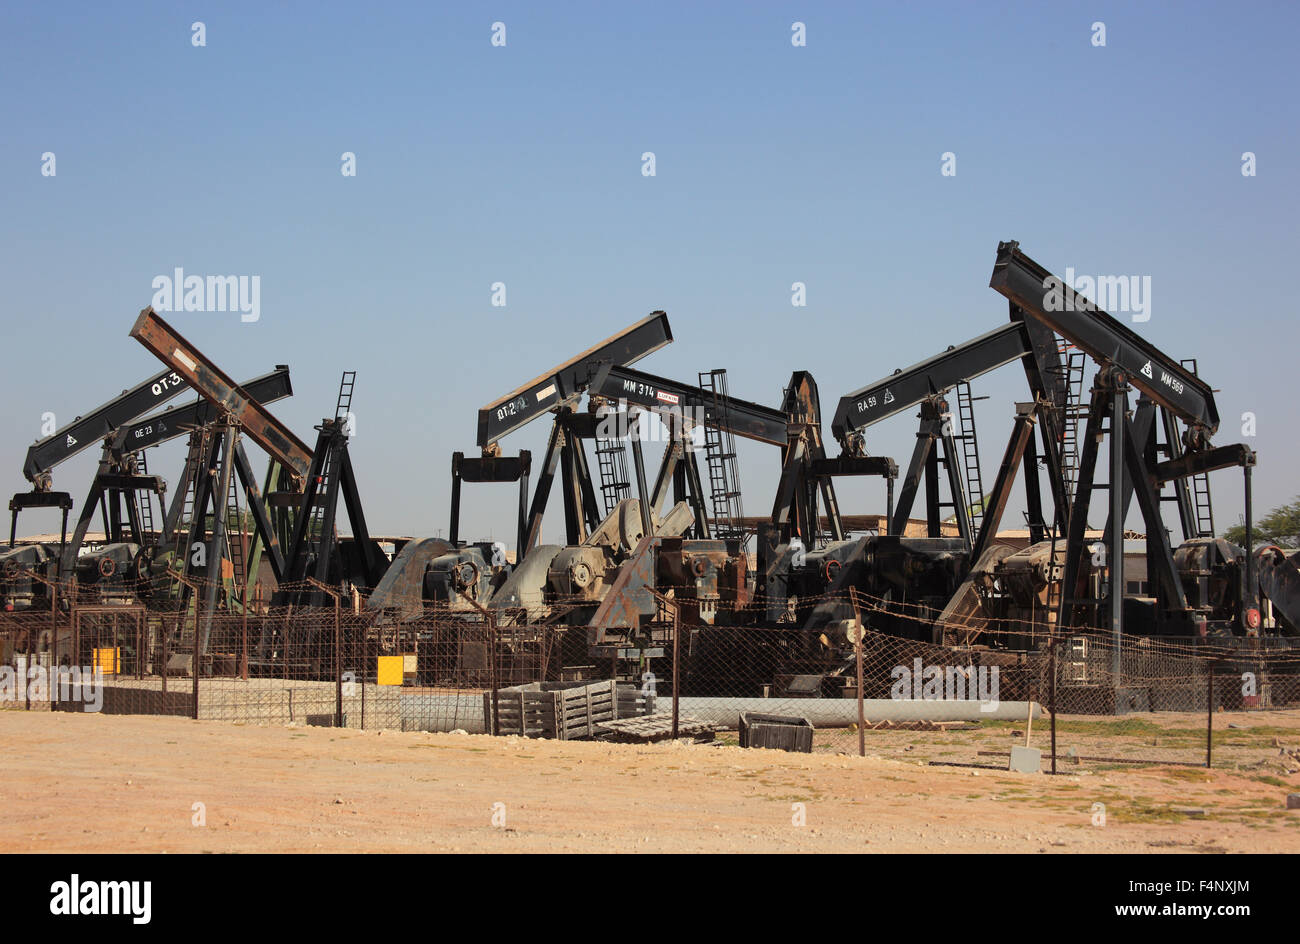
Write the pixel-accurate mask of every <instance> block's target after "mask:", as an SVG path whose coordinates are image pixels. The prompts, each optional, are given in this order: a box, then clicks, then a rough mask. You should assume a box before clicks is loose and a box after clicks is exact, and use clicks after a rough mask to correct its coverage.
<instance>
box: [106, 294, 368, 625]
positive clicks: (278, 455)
mask: <svg viewBox="0 0 1300 944" xmlns="http://www.w3.org/2000/svg"><path fill="white" fill-rule="evenodd" d="M131 337H133V338H135V339H136V340H137V341H139V342H140V343H141V344H143V345H144V346H145V347H147V348H148V349H149V350H151V351H153V352H154V354H155V355H156V356H157V357H158V358H159V359H160V360H162V361H163V363H165V364H168V365H170V366H172V367H173V369H175V370H177V372H178V373H180V374H181V376H183V377H184V378H185V379H186V381H187V382H188V383H189V384H190V385H191V386H192V387H194V389H195V390H196V391H197V392H198V393H199V395H200V396H202V397H203V398H205V399H206V400H208V401H209V402H210V403H212V404H213V405H215V406H216V407H217V408H218V409H219V410H220V411H221V413H222V416H223V420H222V422H223V423H229V424H233V425H236V426H238V428H239V429H240V430H241V431H242V432H244V433H247V435H248V436H249V437H251V438H252V439H253V441H254V442H256V443H257V444H258V445H259V446H261V447H262V449H263V450H265V451H266V453H267V454H268V455H269V456H270V457H271V458H272V460H274V461H275V462H277V463H279V465H280V466H281V467H283V469H284V470H285V471H286V472H287V473H288V474H289V476H290V478H291V481H292V485H293V492H292V493H291V495H289V496H286V497H287V499H288V502H289V503H290V504H292V505H296V506H298V507H299V509H300V510H299V514H298V516H297V518H296V519H295V523H294V531H293V537H292V539H291V541H290V545H289V547H288V548H287V549H286V550H285V554H284V575H285V579H286V580H289V581H293V580H298V579H302V578H304V577H306V576H310V575H309V574H307V573H306V570H307V566H308V557H309V555H310V553H312V552H313V551H314V552H315V553H316V554H317V570H316V573H317V574H322V573H323V574H326V575H328V566H329V561H330V559H331V558H332V552H333V548H334V542H335V529H334V513H335V510H336V508H337V500H338V497H339V494H340V491H341V493H342V495H343V499H344V503H345V506H346V508H347V512H348V518H349V521H350V522H351V525H352V535H353V539H354V541H355V542H356V543H357V544H358V546H359V548H360V554H361V567H362V573H361V574H360V575H359V576H360V577H361V579H363V580H365V581H367V585H368V586H374V583H375V582H377V581H378V577H377V576H376V575H377V574H378V573H379V572H380V571H381V570H382V566H383V564H382V562H381V561H380V560H379V559H378V554H377V552H376V551H375V550H374V548H373V546H372V543H371V541H370V538H369V532H368V531H367V529H366V523H365V516H364V512H363V511H362V508H361V501H360V496H359V494H358V493H357V489H356V483H355V477H354V475H353V473H352V463H351V460H350V459H349V458H348V454H347V433H346V431H345V428H344V427H345V425H346V424H345V423H344V420H343V419H342V418H341V417H340V416H338V415H336V416H335V418H334V419H332V420H331V419H326V420H324V421H323V422H322V424H321V426H319V427H317V429H318V430H319V433H320V435H319V437H318V438H317V443H316V450H315V451H313V450H311V449H309V448H307V446H306V445H305V444H304V443H303V442H302V440H300V439H298V437H297V436H295V435H294V434H293V432H292V431H291V430H289V428H288V427H286V426H285V425H284V424H283V423H281V422H280V421H279V420H277V419H276V418H275V417H274V416H273V415H272V414H271V412H270V411H269V410H267V409H266V408H265V407H264V406H262V404H261V403H259V402H258V401H257V400H256V399H255V398H253V397H252V396H251V395H249V393H248V392H247V391H246V390H244V389H242V388H241V387H239V386H237V385H236V384H235V383H234V381H232V380H231V379H230V378H229V377H228V376H227V375H226V374H225V373H224V372H222V371H221V369H220V368H218V367H217V366H216V365H215V364H214V363H213V362H212V361H211V360H210V359H209V358H207V357H206V356H204V355H203V354H202V353H201V352H200V351H199V350H198V349H197V348H195V347H194V346H193V345H192V344H190V343H189V342H188V341H186V340H185V339H184V338H183V337H181V336H180V334H179V333H178V332H177V331H176V330H175V329H174V328H172V327H171V326H170V325H169V324H167V322H165V321H164V320H163V319H162V318H161V317H159V316H158V314H157V312H155V311H154V310H153V309H152V308H146V309H144V310H143V311H142V312H140V317H139V318H138V319H137V320H136V323H135V326H134V327H133V328H132V329H131ZM340 396H342V393H341V394H340ZM226 455H227V456H229V455H230V453H227V454H226ZM322 484H324V485H326V488H325V490H324V491H325V494H324V495H323V496H322V498H323V500H324V502H325V503H326V504H325V510H326V514H325V517H324V519H323V520H320V521H319V522H318V524H319V525H320V534H319V535H318V536H315V537H313V536H312V535H311V534H310V533H309V531H308V528H307V524H308V522H309V521H310V520H312V519H313V518H314V515H313V514H312V510H313V508H314V507H315V506H316V497H317V493H318V491H319V490H320V487H321V485H322ZM272 499H273V496H269V495H268V496H267V500H268V502H270V501H272ZM196 507H197V503H196ZM224 507H225V497H224V495H223V496H221V498H220V499H219V503H218V508H224ZM259 530H260V528H259ZM274 537H275V530H274V529H273V528H268V529H267V532H266V534H264V535H263V536H262V539H263V540H264V541H266V542H267V544H268V545H269V544H271V543H272V542H273V541H274ZM316 541H319V545H317V544H316V543H315V542H316ZM309 545H310V547H309ZM316 579H318V580H321V581H322V582H324V581H325V580H326V579H328V577H327V576H325V577H321V576H317V578H316ZM320 599H321V592H320V591H314V592H313V594H312V600H313V602H320Z"/></svg>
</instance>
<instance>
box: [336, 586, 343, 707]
mask: <svg viewBox="0 0 1300 944" xmlns="http://www.w3.org/2000/svg"><path fill="white" fill-rule="evenodd" d="M339 620H340V614H339V598H338V597H337V596H335V597H334V727H336V728H341V727H343V626H342V624H341V623H340V621H339Z"/></svg>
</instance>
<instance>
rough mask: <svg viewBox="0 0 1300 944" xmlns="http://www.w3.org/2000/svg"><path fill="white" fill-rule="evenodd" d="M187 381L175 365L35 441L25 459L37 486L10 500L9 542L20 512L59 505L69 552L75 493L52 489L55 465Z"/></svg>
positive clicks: (63, 542) (64, 544)
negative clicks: (71, 515)
mask: <svg viewBox="0 0 1300 944" xmlns="http://www.w3.org/2000/svg"><path fill="white" fill-rule="evenodd" d="M185 386H186V385H185V381H184V380H183V379H182V378H181V376H180V375H179V374H178V373H176V372H175V371H174V370H170V369H168V370H164V371H162V372H161V373H158V374H155V375H154V376H152V377H150V378H148V379H147V380H145V381H143V382H141V383H139V384H137V385H136V386H134V387H132V388H130V389H128V390H123V391H122V392H121V393H120V394H119V395H118V396H116V397H114V398H113V399H112V400H109V401H108V402H107V403H104V404H103V405H101V406H99V407H96V408H95V409H94V410H91V411H90V412H89V413H85V414H82V415H81V416H78V417H77V418H76V419H74V420H73V421H72V422H71V423H67V424H65V425H64V426H62V427H60V428H59V429H57V430H55V431H54V432H53V433H51V434H50V435H49V436H46V437H45V438H44V439H41V440H38V441H37V442H35V443H34V444H32V445H31V446H30V447H29V448H28V450H27V459H26V461H25V462H24V463H23V475H24V477H26V479H27V481H29V482H31V483H32V486H33V487H32V491H30V492H19V493H17V494H15V495H14V496H13V497H12V498H11V499H10V500H9V511H10V521H9V546H10V547H12V546H13V545H14V542H15V541H16V540H17V532H18V513H19V512H20V511H22V510H24V509H27V508H58V509H60V510H61V511H62V512H63V526H62V535H61V537H60V545H61V549H60V560H62V559H63V558H64V557H66V553H67V532H68V512H69V511H71V510H72V496H71V495H69V494H68V493H67V492H55V491H53V490H52V488H51V486H52V485H53V475H52V472H53V470H54V468H55V467H56V466H58V465H59V464H60V463H62V462H65V461H67V460H68V459H71V458H72V457H73V456H75V455H77V454H78V453H80V452H81V451H82V450H84V449H88V448H89V447H90V446H92V445H93V444H95V443H96V442H101V441H102V440H103V439H104V438H105V437H106V436H109V435H112V434H113V432H114V431H115V430H116V429H117V428H118V427H120V426H122V425H123V424H125V423H129V422H130V421H131V420H133V419H135V418H136V417H137V416H140V415H142V414H144V413H147V412H149V411H150V410H152V409H153V408H154V407H157V406H160V405H162V404H163V403H166V402H167V401H168V400H170V399H171V398H172V397H174V396H176V395H177V394H178V393H180V392H181V391H182V390H184V389H185ZM105 527H107V522H106V523H105Z"/></svg>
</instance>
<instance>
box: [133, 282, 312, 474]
mask: <svg viewBox="0 0 1300 944" xmlns="http://www.w3.org/2000/svg"><path fill="white" fill-rule="evenodd" d="M131 337H133V338H135V339H136V340H137V341H139V342H140V343H141V344H143V345H144V346H145V347H147V348H148V349H149V350H150V351H152V352H153V353H154V355H155V356H156V357H157V358H158V359H159V360H160V361H162V362H163V363H164V364H166V365H167V366H169V367H171V368H172V370H174V371H176V372H177V373H179V374H180V375H181V376H182V377H184V378H185V381H186V382H187V383H188V384H189V385H190V386H192V387H193V388H194V390H195V392H197V393H198V394H199V396H201V397H203V398H204V399H205V400H207V401H208V402H209V403H212V404H213V405H214V406H216V407H217V408H218V409H220V410H222V411H223V412H226V413H228V414H229V415H230V417H231V418H232V419H233V420H234V421H235V422H237V423H238V424H239V425H240V427H242V429H243V431H244V432H245V433H246V434H247V435H248V436H249V437H250V438H251V439H252V440H253V442H255V443H257V444H258V445H259V446H261V447H262V448H263V449H265V450H266V452H267V454H268V455H270V456H271V458H273V459H275V460H276V461H277V462H279V463H280V464H281V465H283V466H284V467H285V468H287V469H288V470H289V472H290V474H291V475H292V476H293V478H294V481H295V483H296V485H298V486H301V483H302V481H303V479H304V478H305V477H306V475H307V470H308V468H309V467H310V466H311V455H312V453H311V449H309V448H308V447H307V446H306V444H305V443H303V441H302V440H301V439H299V438H298V437H297V436H295V435H294V434H293V433H292V432H291V431H290V430H289V428H288V427H287V426H285V425H284V424H283V423H281V422H280V421H279V420H277V419H276V418H275V417H274V416H272V415H271V413H270V411H268V410H267V409H266V408H265V407H264V406H262V405H261V404H260V403H258V402H257V400H255V399H254V398H253V397H251V396H250V395H249V394H248V393H247V392H245V390H244V389H243V388H242V387H240V386H239V385H238V384H237V383H235V382H234V381H233V380H231V379H230V377H229V376H227V375H226V374H225V373H224V372H223V371H222V370H221V368H219V367H217V365H216V364H214V363H213V362H212V361H211V360H209V359H208V358H207V357H205V356H204V355H203V354H202V353H201V352H200V351H199V350H198V348H196V347H195V346H194V345H192V344H190V342H188V341H186V340H185V339H184V338H183V337H181V335H180V333H179V332H177V331H176V329H175V328H173V327H172V326H171V325H169V324H168V323H167V322H166V321H164V320H163V319H162V318H161V317H159V315H158V313H157V312H156V311H154V310H153V308H152V306H151V307H149V308H146V309H144V310H143V311H141V312H140V317H138V318H137V319H136V320H135V325H134V326H133V327H132V328H131Z"/></svg>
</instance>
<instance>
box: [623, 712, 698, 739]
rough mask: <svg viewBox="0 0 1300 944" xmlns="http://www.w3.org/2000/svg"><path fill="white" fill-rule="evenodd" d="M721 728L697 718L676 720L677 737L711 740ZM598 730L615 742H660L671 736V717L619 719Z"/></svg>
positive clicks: (663, 714)
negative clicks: (714, 733) (706, 738)
mask: <svg viewBox="0 0 1300 944" xmlns="http://www.w3.org/2000/svg"><path fill="white" fill-rule="evenodd" d="M722 728H723V726H722V725H719V724H714V723H713V722H712V721H702V720H700V719H699V718H691V717H687V716H682V717H679V718H678V719H677V736H678V737H693V738H702V737H708V738H712V737H713V732H715V731H720V730H722ZM600 729H601V732H602V733H604V734H607V735H608V736H609V737H610V738H611V740H615V741H662V740H664V739H665V738H670V737H672V736H673V716H672V713H671V712H658V713H656V714H653V715H644V716H642V717H640V718H620V719H618V720H617V721H606V722H604V723H603V724H601V725H600Z"/></svg>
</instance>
